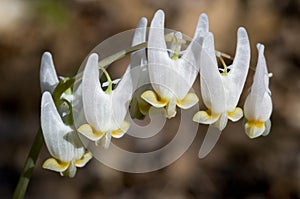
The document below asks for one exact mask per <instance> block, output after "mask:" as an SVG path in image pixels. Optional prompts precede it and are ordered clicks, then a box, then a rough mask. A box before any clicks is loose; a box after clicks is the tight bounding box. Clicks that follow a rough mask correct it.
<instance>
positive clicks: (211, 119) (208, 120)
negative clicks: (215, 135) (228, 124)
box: [193, 111, 220, 124]
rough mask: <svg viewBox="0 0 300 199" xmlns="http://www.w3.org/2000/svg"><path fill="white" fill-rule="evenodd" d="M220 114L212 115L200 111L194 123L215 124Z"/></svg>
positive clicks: (195, 116) (208, 112)
mask: <svg viewBox="0 0 300 199" xmlns="http://www.w3.org/2000/svg"><path fill="white" fill-rule="evenodd" d="M219 116H220V115H218V114H214V115H212V114H211V113H210V111H198V112H197V113H196V114H195V115H194V117H193V121H194V122H197V123H200V124H213V123H215V122H216V121H217V120H218V119H219Z"/></svg>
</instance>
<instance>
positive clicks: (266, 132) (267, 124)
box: [262, 120, 271, 136]
mask: <svg viewBox="0 0 300 199" xmlns="http://www.w3.org/2000/svg"><path fill="white" fill-rule="evenodd" d="M265 127H266V129H265V131H264V132H263V134H262V135H263V136H267V135H269V133H270V131H271V120H267V121H266V122H265Z"/></svg>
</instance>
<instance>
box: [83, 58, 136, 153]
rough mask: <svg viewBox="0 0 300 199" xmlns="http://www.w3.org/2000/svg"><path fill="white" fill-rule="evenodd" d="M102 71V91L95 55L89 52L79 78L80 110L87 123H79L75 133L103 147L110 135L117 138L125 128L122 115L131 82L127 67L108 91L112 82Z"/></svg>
mask: <svg viewBox="0 0 300 199" xmlns="http://www.w3.org/2000/svg"><path fill="white" fill-rule="evenodd" d="M128 69H129V68H128ZM102 70H103V72H104V74H105V76H106V78H107V80H108V82H109V85H108V88H107V90H106V91H103V90H102V87H101V86H100V82H99V67H98V55H97V54H91V55H90V56H89V58H88V60H87V64H86V67H85V69H84V72H83V77H82V100H83V110H84V114H85V119H86V121H87V124H83V125H81V126H80V127H79V128H78V132H80V133H81V134H83V135H84V136H85V137H87V138H88V139H89V140H92V141H95V143H96V144H99V143H100V144H101V145H103V146H104V147H105V148H107V147H108V146H109V144H110V140H111V137H114V138H120V137H122V136H123V135H124V134H125V133H126V132H127V130H128V129H129V126H130V124H129V123H128V122H127V121H125V120H124V118H125V116H126V113H127V108H128V102H129V100H130V99H131V96H132V81H131V75H130V73H129V71H130V70H127V71H126V73H125V74H124V76H123V78H122V79H121V81H120V82H119V84H118V85H117V88H116V89H114V90H112V81H111V79H110V77H109V75H108V73H107V72H106V70H105V69H103V68H102Z"/></svg>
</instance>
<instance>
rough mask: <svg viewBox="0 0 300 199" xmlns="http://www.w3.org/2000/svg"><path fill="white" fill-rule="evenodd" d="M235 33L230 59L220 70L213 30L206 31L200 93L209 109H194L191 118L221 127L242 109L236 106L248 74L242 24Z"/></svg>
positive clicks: (235, 117)
mask: <svg viewBox="0 0 300 199" xmlns="http://www.w3.org/2000/svg"><path fill="white" fill-rule="evenodd" d="M237 37H238V41H237V48H236V53H235V58H234V60H233V63H232V65H231V66H228V67H226V66H224V67H225V68H224V70H223V72H222V73H220V72H219V69H218V64H217V60H216V54H215V48H214V38H213V35H212V33H207V36H206V37H205V39H204V43H203V48H202V53H201V65H200V82H201V94H202V98H203V102H204V104H205V105H206V107H207V108H208V110H207V111H199V112H197V113H196V114H195V115H194V117H193V120H194V121H195V122H198V123H202V124H210V125H213V126H215V127H217V128H218V129H219V130H220V131H222V130H223V129H224V128H225V126H226V125H227V121H228V119H230V120H231V121H234V122H235V121H238V120H239V119H240V118H241V117H242V116H243V111H242V109H241V108H239V107H236V106H237V104H238V101H239V98H240V95H241V92H242V90H243V87H244V83H245V80H246V77H247V74H248V69H249V62H250V44H249V40H248V36H247V32H246V30H245V29H244V28H239V29H238V33H237ZM228 69H229V70H228Z"/></svg>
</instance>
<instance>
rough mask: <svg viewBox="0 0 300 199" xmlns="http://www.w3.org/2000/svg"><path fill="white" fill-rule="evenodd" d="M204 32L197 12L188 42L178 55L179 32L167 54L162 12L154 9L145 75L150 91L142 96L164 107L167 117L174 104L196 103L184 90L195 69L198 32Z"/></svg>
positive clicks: (204, 24)
mask: <svg viewBox="0 0 300 199" xmlns="http://www.w3.org/2000/svg"><path fill="white" fill-rule="evenodd" d="M201 31H208V21H207V16H206V15H204V14H203V15H201V16H200V18H199V21H198V26H197V30H196V32H195V34H194V38H193V40H192V42H191V44H190V45H189V46H188V48H187V49H186V51H185V52H184V54H183V55H182V56H181V57H179V50H180V41H181V40H182V39H181V38H180V37H181V34H175V36H177V38H176V40H177V42H176V43H177V44H176V45H177V48H175V49H176V50H175V52H174V53H172V54H171V56H170V55H169V53H168V49H167V46H166V41H165V35H164V12H163V11H162V10H158V11H157V12H156V13H155V15H154V17H153V20H152V22H151V27H150V31H149V39H148V66H149V76H150V80H151V84H152V87H153V89H154V90H155V92H156V93H157V95H156V93H154V92H153V91H151V90H148V91H146V92H144V93H143V94H142V96H141V97H142V98H143V99H144V100H145V101H147V102H148V103H149V104H151V105H152V106H154V107H156V108H162V107H166V116H167V117H168V118H171V117H174V116H175V115H176V105H177V106H179V107H180V108H183V109H188V108H190V107H192V106H193V105H195V104H196V103H197V102H198V97H197V96H196V95H195V94H194V93H188V91H189V90H190V89H191V87H192V85H193V83H194V81H195V78H196V77H197V74H198V71H199V65H200V60H199V57H200V56H199V55H200V52H201V44H202V37H201V36H202V34H201Z"/></svg>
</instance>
